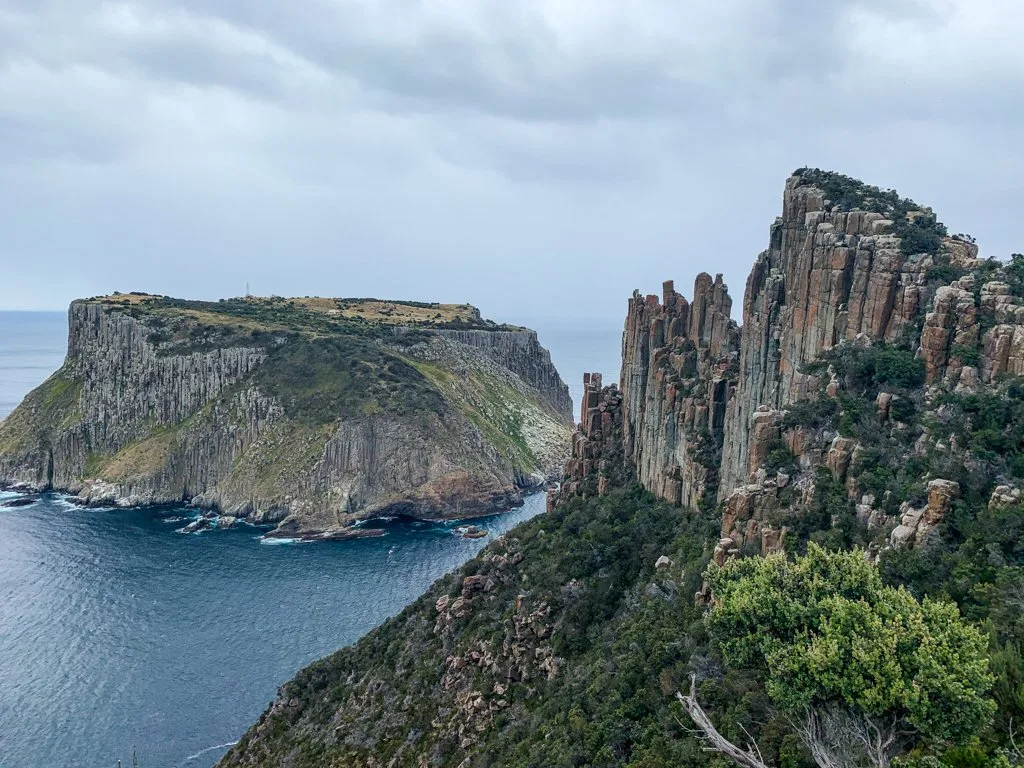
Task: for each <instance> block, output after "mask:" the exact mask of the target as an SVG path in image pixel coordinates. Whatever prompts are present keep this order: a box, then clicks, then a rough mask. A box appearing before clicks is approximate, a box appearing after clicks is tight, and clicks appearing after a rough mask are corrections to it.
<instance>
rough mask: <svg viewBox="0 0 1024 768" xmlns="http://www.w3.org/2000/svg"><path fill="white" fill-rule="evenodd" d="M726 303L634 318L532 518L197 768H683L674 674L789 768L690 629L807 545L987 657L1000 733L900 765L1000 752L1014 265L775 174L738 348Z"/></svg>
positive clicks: (1008, 592)
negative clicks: (868, 567)
mask: <svg viewBox="0 0 1024 768" xmlns="http://www.w3.org/2000/svg"><path fill="white" fill-rule="evenodd" d="M731 304H732V300H731V299H730V297H729V293H728V290H727V288H726V286H725V285H724V282H723V280H722V279H721V277H720V276H719V277H717V278H712V277H711V276H710V275H707V274H701V275H699V276H698V277H697V280H696V284H695V286H694V290H693V294H692V296H691V298H690V299H686V298H684V297H683V296H682V295H680V294H679V293H677V292H676V290H675V286H674V284H673V283H671V282H667V283H665V284H664V286H663V288H662V293H661V296H660V297H659V296H657V295H649V296H644V295H641V294H639V293H634V295H633V297H632V298H631V299H630V300H629V302H628V307H627V316H626V321H625V331H624V334H623V343H622V370H621V376H620V381H621V386H615V385H610V386H605V385H604V384H603V381H602V377H601V376H600V374H588V375H587V376H586V378H585V382H584V383H585V388H584V397H583V402H582V404H581V410H580V414H579V425H578V428H577V430H576V432H575V433H574V435H573V437H572V456H571V458H570V459H569V461H568V463H567V464H566V469H565V479H564V482H563V484H562V486H561V488H560V490H559V491H558V492H555V493H552V494H550V495H549V499H548V502H549V503H548V511H547V513H545V514H544V515H541V516H539V517H537V518H535V519H534V520H531V521H530V522H528V523H525V524H523V525H521V526H519V527H518V528H516V529H515V530H513V531H512V532H510V533H509V534H507V535H506V536H504V537H502V538H501V539H499V540H497V541H495V542H493V543H491V544H490V545H489V546H488V547H487V548H486V549H485V550H483V552H482V553H481V554H480V555H479V556H478V557H477V558H475V559H474V560H473V561H471V562H470V563H468V564H467V565H466V566H464V567H463V568H462V569H460V570H459V571H457V572H456V573H453V574H450V575H449V576H447V577H445V578H443V579H441V580H440V581H439V582H438V583H437V584H435V585H434V586H433V587H432V588H431V589H430V590H429V591H428V592H427V594H425V595H424V596H423V597H422V598H421V599H419V600H418V601H416V602H415V603H413V604H412V605H411V606H409V607H408V608H407V609H406V610H404V611H403V612H402V613H401V614H399V615H398V616H396V617H394V618H393V619H391V620H389V621H388V622H386V623H385V624H384V625H382V626H381V627H379V628H378V629H376V630H374V631H373V632H371V633H370V634H369V635H367V636H366V637H365V638H363V639H362V640H361V641H360V642H358V643H357V644H355V645H354V646H352V647H350V648H346V649H343V650H341V651H339V652H337V653H336V654H334V655H332V656H330V657H328V658H326V659H323V660H321V661H319V662H316V663H314V664H313V665H311V666H310V667H308V668H307V669H305V670H303V671H302V672H300V673H299V674H298V675H297V676H296V677H295V678H294V679H293V680H291V681H289V682H288V683H287V684H285V685H284V686H282V688H281V689H280V691H279V695H278V697H277V698H276V700H275V701H274V702H273V703H272V705H271V706H270V708H269V709H268V710H267V711H266V712H265V713H264V714H263V715H262V716H261V717H260V719H259V721H258V722H257V723H256V724H255V725H254V726H253V727H252V728H251V729H250V730H249V732H248V733H246V734H245V736H244V737H243V738H242V739H241V741H240V742H239V743H238V745H237V746H236V747H234V748H233V749H232V750H231V751H230V752H229V753H228V755H227V756H226V757H225V758H224V760H223V762H222V765H224V766H291V767H296V768H297V767H299V766H320V765H337V766H342V765H344V766H366V767H367V768H369V767H371V766H373V767H383V766H388V767H389V768H390V767H392V766H410V767H412V766H415V767H416V768H421V767H422V766H452V767H453V768H454V767H456V766H458V767H459V768H470V767H471V766H490V765H501V766H518V767H523V768H525V767H526V766H536V765H545V766H579V765H588V766H609V767H611V766H633V767H634V768H637V767H639V766H644V767H645V768H656V767H657V768H661V767H663V766H669V765H671V766H690V767H692V768H697V766H704V765H707V764H708V761H709V759H710V758H709V757H708V755H707V753H706V752H705V751H704V750H703V748H702V747H703V746H704V743H703V742H701V741H700V740H699V739H698V738H696V737H695V736H694V735H693V733H692V732H689V731H688V730H687V729H686V728H685V727H683V725H682V724H683V723H684V722H685V721H686V715H685V713H684V712H683V710H682V709H681V707H680V705H679V703H678V701H677V700H676V698H675V692H676V691H678V690H680V688H681V687H682V686H684V685H686V684H688V682H689V680H690V677H691V675H695V676H696V678H697V680H698V681H699V682H700V686H701V698H702V701H704V702H707V708H708V710H709V712H710V713H711V715H712V716H713V719H714V721H715V722H716V723H721V724H722V727H723V729H724V731H725V735H726V736H727V737H728V738H731V739H732V740H733V741H735V742H742V743H748V742H749V743H753V744H757V745H758V750H759V751H758V758H761V756H762V755H763V759H764V762H765V764H767V765H789V766H805V765H812V764H813V762H812V758H811V755H809V754H808V753H807V752H805V751H804V750H803V748H802V747H800V746H799V744H798V743H797V741H795V740H794V738H793V735H792V724H791V723H790V722H788V721H787V720H786V719H785V717H784V716H781V715H779V714H778V713H777V712H773V710H772V708H771V707H770V706H769V704H768V700H767V699H766V697H765V692H764V690H763V689H762V688H760V687H759V685H758V684H757V682H756V681H755V680H754V679H753V678H752V677H750V676H747V675H744V674H742V673H736V672H731V671H726V670H723V666H722V660H721V658H720V657H719V656H717V651H716V650H715V648H714V647H713V645H712V644H711V643H710V642H709V639H708V637H707V633H706V630H705V628H704V625H703V622H702V620H701V617H702V615H703V612H704V608H705V606H706V604H707V600H708V597H709V595H708V591H707V587H706V585H705V584H704V582H703V577H702V574H703V572H704V570H705V568H706V566H707V565H708V563H709V562H711V561H715V562H719V563H721V562H724V561H725V560H726V559H728V558H740V557H745V556H748V555H755V554H762V553H769V552H776V551H779V550H784V551H787V552H801V551H805V550H806V548H807V546H808V545H809V543H810V542H816V543H818V544H821V545H822V546H825V547H827V548H830V549H849V548H852V547H860V548H862V549H864V550H865V551H866V552H867V554H868V556H869V557H870V559H872V560H873V561H875V562H876V563H877V564H878V568H879V572H880V573H881V574H882V575H883V578H884V579H885V580H886V582H887V583H889V584H896V585H902V586H905V587H906V588H907V589H908V590H910V591H911V592H912V593H913V594H914V595H918V596H936V597H940V598H942V599H945V600H953V601H955V602H956V603H957V604H958V606H959V608H960V610H961V611H962V612H963V613H964V615H965V616H967V617H969V619H970V620H971V621H975V622H979V623H981V624H983V626H984V627H985V628H986V631H987V632H989V636H990V639H991V644H992V650H991V654H992V669H993V671H994V674H995V678H996V680H997V683H996V685H995V687H994V689H993V693H992V695H993V697H994V698H995V699H996V701H997V704H998V706H999V715H998V716H997V718H996V720H995V721H994V723H993V725H992V726H991V728H990V729H989V730H986V731H985V732H984V733H980V734H978V737H979V739H978V742H977V744H976V745H975V746H973V747H970V749H973V750H975V751H974V752H954V751H951V752H949V753H948V755H950V757H949V761H948V762H940V761H939V760H938V758H937V757H934V755H942V754H943V750H944V749H945V748H946V746H947V745H943V744H941V743H939V744H930V745H927V749H928V750H930V751H928V752H923V753H922V754H923V755H924V757H923V759H924V760H925V761H927V760H935V762H934V763H929V764H935V765H940V764H941V765H959V764H966V763H964V762H963V761H965V760H968V759H970V760H977V761H980V762H978V763H977V764H993V765H994V764H996V763H995V762H993V763H988V762H985V760H986V759H987V758H984V757H983V756H984V755H993V756H999V755H1005V754H1007V752H1006V750H1012V749H1013V748H1015V745H1014V744H1013V742H1012V735H1013V722H1014V718H1018V719H1019V718H1020V717H1021V716H1024V700H1022V699H1021V697H1020V694H1019V690H1020V689H1019V680H1020V679H1021V675H1022V674H1024V662H1022V661H1021V655H1020V647H1021V643H1022V642H1024V631H1022V630H1021V627H1024V618H1022V614H1021V609H1020V605H1021V603H1020V599H1019V595H1020V593H1021V589H1022V579H1021V577H1020V574H1021V573H1022V572H1024V570H1022V569H1024V549H1022V548H1021V546H1020V541H1021V525H1022V523H1021V521H1024V507H1022V506H1021V490H1020V489H1021V487H1022V485H1024V378H1022V374H1024V363H1022V361H1024V256H1022V255H1019V254H1018V255H1014V256H1012V257H1011V258H1010V259H1009V260H1007V261H1001V260H996V259H981V258H979V252H978V248H977V246H976V245H975V243H974V241H973V239H972V238H970V237H968V236H965V235H954V236H951V235H949V233H948V232H947V231H946V229H945V227H944V226H943V225H942V224H941V223H939V221H938V220H937V218H936V216H935V214H934V213H933V212H932V211H931V210H930V209H929V208H927V207H925V206H922V205H918V204H917V203H915V202H914V201H912V200H908V199H905V198H902V197H901V196H899V195H898V194H897V193H895V192H893V191H891V190H881V189H878V188H877V187H873V186H870V185H867V184H864V183H861V182H859V181H857V180H855V179H851V178H849V177H846V176H842V175H840V174H836V173H830V172H824V171H819V170H814V169H800V170H798V171H797V172H795V173H794V174H793V176H792V177H791V178H790V179H789V180H788V181H787V182H786V184H785V189H784V192H783V198H782V215H781V216H780V217H779V218H778V219H777V220H776V221H775V223H774V224H773V225H772V226H771V229H770V235H769V244H768V248H767V249H766V250H765V251H764V252H763V253H761V254H760V255H759V256H758V257H757V258H756V260H755V262H754V266H753V269H752V270H751V273H750V277H749V278H748V280H747V285H746V292H745V294H744V298H743V322H742V325H737V324H736V323H734V322H733V321H732V320H731V318H730V312H731ZM1008 733H1009V734H1010V736H1009V737H1007V734H1008ZM1000 750H1002V751H1000ZM967 754H970V755H974V756H973V757H970V758H967V757H965V755H967ZM1018 754H1019V753H1018ZM993 759H995V757H993ZM1000 759H1004V758H1000ZM958 761H959V762H958ZM922 764H924V763H922Z"/></svg>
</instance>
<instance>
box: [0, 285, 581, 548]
mask: <svg viewBox="0 0 1024 768" xmlns="http://www.w3.org/2000/svg"><path fill="white" fill-rule="evenodd" d="M68 322H69V330H68V352H67V357H66V360H65V362H64V365H63V366H62V367H61V369H60V370H59V371H57V372H56V373H55V374H54V375H53V376H52V377H50V378H49V379H48V380H47V381H46V382H45V383H44V384H43V385H41V386H40V387H39V388H37V389H36V390H34V391H33V392H32V393H30V394H29V395H28V396H27V397H26V398H25V401H24V402H23V403H22V404H21V405H20V406H19V407H18V408H17V409H16V410H15V411H14V412H12V413H11V414H10V416H9V417H8V418H7V419H6V420H4V421H3V422H2V423H0V484H2V485H4V486H6V487H14V488H19V489H24V490H32V491H42V490H58V491H64V492H67V493H71V494H75V495H76V496H77V498H78V499H80V500H81V501H82V502H84V503H88V504H112V505H119V506H135V505H155V504H181V503H186V504H191V505H194V506H196V507H199V508H202V509H207V510H213V511H216V512H217V513H219V514H221V515H223V516H224V517H225V518H227V519H229V520H231V521H234V520H244V521H247V522H252V523H258V524H263V525H273V526H275V533H276V534H277V535H286V534H287V535H303V536H310V535H318V536H321V537H336V536H340V535H347V534H348V533H351V530H350V526H351V524H352V523H354V522H356V521H359V520H362V519H365V518H368V517H376V516H384V515H404V516H410V517H429V518H433V519H437V518H462V517H472V516H476V515H481V514H486V513H489V512H493V511H497V510H500V509H505V508H508V507H509V506H512V505H515V504H516V503H518V502H519V501H520V500H521V495H522V493H523V492H525V491H529V490H534V489H540V488H543V487H544V485H545V484H546V483H548V482H550V481H551V480H554V479H557V478H558V477H560V476H561V471H562V463H563V461H564V459H565V456H566V452H567V445H568V437H569V432H570V429H571V426H570V425H571V417H570V411H571V400H570V397H569V392H568V388H567V387H566V385H565V383H564V382H562V380H561V379H560V378H559V376H558V373H557V371H556V370H555V368H554V366H553V365H552V364H551V358H550V355H549V354H548V352H547V350H545V349H544V348H543V347H542V346H541V345H540V343H539V342H538V340H537V335H536V334H535V333H534V332H533V331H530V330H528V329H525V328H519V327H515V326H504V325H497V324H495V323H493V322H490V321H487V320H484V319H483V318H481V316H480V313H479V312H478V311H477V310H476V309H475V308H474V307H472V306H469V305H440V304H421V303H414V302H391V301H378V300H372V299H319V298H300V299H283V298H278V297H273V298H253V297H250V298H245V299H231V300H222V301H220V302H199V301H184V300H178V299H172V298H169V297H164V296H150V295H146V294H115V295H112V296H106V297H100V298H94V299H86V300H79V301H75V302H73V303H72V305H71V307H70V310H69V312H68Z"/></svg>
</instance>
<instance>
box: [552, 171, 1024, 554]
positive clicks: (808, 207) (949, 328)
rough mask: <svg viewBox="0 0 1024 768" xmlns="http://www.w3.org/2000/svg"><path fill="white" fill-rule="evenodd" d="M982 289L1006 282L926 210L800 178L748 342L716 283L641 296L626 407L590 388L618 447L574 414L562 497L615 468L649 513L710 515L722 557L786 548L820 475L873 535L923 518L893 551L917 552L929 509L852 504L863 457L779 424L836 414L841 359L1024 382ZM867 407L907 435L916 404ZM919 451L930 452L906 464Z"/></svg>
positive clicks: (756, 298)
mask: <svg viewBox="0 0 1024 768" xmlns="http://www.w3.org/2000/svg"><path fill="white" fill-rule="evenodd" d="M979 275H993V276H995V277H1000V276H1001V273H999V274H997V270H994V269H993V263H992V262H986V261H984V260H981V259H979V258H978V248H977V246H976V245H974V243H973V242H972V241H970V239H969V238H963V237H960V236H957V237H949V236H946V234H945V230H944V229H943V228H942V226H941V225H940V224H938V223H937V222H936V220H935V217H934V215H933V214H932V213H931V211H930V209H927V208H924V207H922V206H918V205H917V204H915V203H913V201H910V200H905V199H902V198H900V197H899V196H898V195H896V194H895V193H894V192H891V191H882V190H878V189H877V188H874V187H868V186H867V185H864V184H861V183H860V182H857V181H855V180H853V179H849V178H847V177H843V176H839V175H837V174H830V173H824V172H821V171H814V170H806V169H805V170H801V171H798V172H797V173H796V174H794V176H793V177H791V178H790V179H789V180H788V181H787V182H786V185H785V189H784V192H783V200H782V215H781V216H780V217H779V218H778V219H777V220H776V222H775V223H774V224H773V225H772V227H771V231H770V243H769V247H768V249H767V250H766V251H764V252H763V253H761V254H760V256H758V258H757V260H756V262H755V264H754V266H753V269H752V270H751V273H750V276H749V278H748V280H747V284H746V291H745V294H744V300H743V323H742V326H737V325H736V324H735V323H734V322H733V321H732V320H731V319H730V312H731V300H730V298H729V295H728V292H727V290H726V287H725V285H724V284H723V282H722V279H721V276H719V277H718V278H716V279H712V278H711V277H710V276H709V275H707V274H701V275H699V276H698V278H697V280H696V283H695V286H694V291H693V300H692V301H687V300H686V299H685V298H684V297H683V296H681V295H679V294H677V293H676V292H675V290H674V286H673V284H672V282H671V281H669V282H666V283H665V284H664V286H663V294H662V297H661V300H660V301H659V298H658V297H657V296H654V295H648V296H642V295H641V294H640V293H639V292H634V295H633V297H632V298H631V299H630V300H629V306H628V310H627V314H626V322H625V330H624V333H623V343H622V370H621V376H620V381H621V391H617V392H613V393H606V394H598V393H596V392H594V391H591V390H588V392H589V397H591V398H596V399H595V400H594V403H595V404H602V408H603V409H604V410H605V412H606V413H613V412H614V413H615V418H616V419H617V421H616V424H618V420H621V441H616V442H615V443H614V445H611V444H606V443H607V440H606V438H605V435H606V434H607V433H608V428H607V426H605V427H604V428H603V429H602V428H600V427H601V425H600V424H598V423H597V422H596V421H595V418H596V415H595V414H590V413H584V414H583V416H582V418H581V427H580V430H579V431H578V434H577V436H576V438H574V439H575V443H574V458H573V461H572V462H571V463H570V465H569V474H568V477H571V478H572V481H571V482H569V483H567V485H566V487H565V488H564V489H563V493H572V492H575V491H576V490H577V489H579V488H582V487H584V478H585V477H586V476H587V474H588V473H589V472H593V471H595V470H596V471H597V472H598V474H599V475H600V474H606V473H607V472H608V469H607V467H608V466H609V465H610V464H611V463H612V462H608V461H606V460H605V456H606V455H612V453H613V452H621V456H622V460H623V461H624V462H625V464H626V465H627V466H629V467H630V471H631V472H633V473H635V477H636V478H637V480H639V482H640V483H641V484H642V485H644V486H645V487H646V488H647V489H648V490H650V491H651V492H652V493H654V494H655V495H656V496H658V497H659V498H662V499H664V500H667V501H669V502H671V503H674V504H680V505H683V506H687V507H703V508H705V509H706V510H711V509H713V508H715V506H716V504H715V502H716V500H717V507H718V510H719V511H720V513H721V515H722V528H721V535H722V539H723V541H726V540H728V544H727V545H723V547H722V551H723V552H726V551H731V550H735V551H737V552H741V551H743V552H746V551H762V552H768V551H773V550H774V549H777V548H779V547H780V546H781V544H782V541H784V537H785V530H784V526H783V527H780V525H779V524H778V523H777V522H772V521H777V520H778V519H780V518H781V517H784V516H785V515H786V514H788V513H789V511H791V510H792V509H801V508H803V509H808V508H810V507H811V506H812V505H814V504H816V503H817V504H819V505H820V503H822V502H821V501H820V499H818V500H816V499H815V484H816V480H815V477H816V474H815V473H816V470H817V468H819V467H820V468H823V469H827V470H828V472H829V475H830V476H831V477H832V478H833V480H834V481H835V483H837V484H840V485H841V486H842V487H843V488H845V489H846V493H847V494H848V495H849V498H850V503H851V505H853V506H856V507H857V509H858V512H857V514H858V516H859V519H860V518H862V519H863V521H864V524H865V525H868V526H869V527H870V528H872V529H876V528H891V527H892V526H895V525H897V524H899V520H900V519H902V518H904V517H906V518H907V519H908V520H910V518H914V515H915V514H916V513H917V512H918V511H920V512H921V514H920V515H918V517H920V518H921V520H924V521H925V522H923V523H922V526H923V527H921V526H917V525H916V524H915V525H911V526H909V527H910V528H912V529H913V531H917V530H918V528H919V527H920V528H921V534H920V536H918V535H917V534H915V533H913V532H911V533H910V534H908V533H907V531H906V530H903V527H905V526H904V525H901V528H900V529H899V532H898V533H894V536H895V539H894V543H895V541H896V539H899V540H900V542H901V543H902V544H909V545H912V544H913V541H914V540H915V536H917V538H918V539H923V538H924V537H925V535H926V534H927V533H928V530H929V528H928V526H931V527H934V525H935V523H934V521H931V518H932V517H936V519H941V517H942V516H941V515H938V516H936V515H934V514H931V513H929V514H928V515H927V516H926V515H925V514H924V511H923V510H924V507H922V508H921V510H915V509H913V508H908V509H905V510H902V511H901V512H899V513H897V511H896V510H895V509H894V508H890V509H889V510H888V511H883V510H882V509H881V506H882V505H883V500H882V499H878V500H877V501H876V500H875V498H874V496H873V495H872V494H870V493H862V492H860V490H858V489H859V486H860V483H859V481H858V479H857V478H858V477H859V476H860V475H861V474H862V473H863V472H864V471H865V470H866V469H870V467H869V466H866V465H865V464H864V461H863V460H862V459H861V456H862V454H863V451H864V447H863V446H862V445H861V444H860V442H859V441H858V440H857V439H855V438H853V437H849V436H842V435H840V434H838V432H837V431H836V427H835V423H834V422H830V423H829V424H817V425H800V424H797V423H794V424H787V421H788V420H789V416H788V414H789V411H790V410H791V409H792V408H793V407H794V406H795V405H796V404H803V403H807V402H811V401H814V400H816V399H820V398H822V397H824V398H828V399H831V400H833V401H835V402H836V403H837V405H836V406H835V408H836V409H838V408H839V406H838V402H839V399H840V396H841V395H842V393H843V391H844V387H845V386H846V384H845V382H844V381H842V380H841V377H839V376H837V374H836V373H835V371H831V370H830V371H828V372H826V374H824V375H825V376H826V378H827V379H828V382H827V385H826V386H825V388H824V390H823V391H822V384H821V382H822V375H823V374H822V371H821V370H820V369H815V368H814V367H813V364H814V363H816V362H817V361H819V360H821V359H822V358H823V357H825V356H828V355H829V354H831V352H832V351H833V350H836V349H837V348H839V347H840V346H841V345H856V346H859V347H860V348H862V349H868V348H870V347H871V346H872V344H885V345H889V346H893V347H899V348H901V349H911V350H912V349H916V350H917V357H918V358H919V359H920V361H921V364H922V365H923V368H924V383H925V385H931V386H933V387H939V388H941V389H944V390H948V391H950V392H956V393H962V392H975V391H979V390H978V388H979V387H984V386H987V385H991V384H993V383H994V382H996V381H997V380H998V379H999V377H1000V376H1003V375H1006V374H1009V375H1012V376H1018V375H1022V374H1024V301H1022V300H1021V299H1020V298H1018V297H1015V296H1014V295H1013V294H1014V291H1013V290H1012V289H1011V286H1010V285H1009V284H1008V283H1007V282H1005V281H1004V280H1001V279H982V278H980V277H979ZM592 376H593V375H592ZM591 380H593V378H592V379H591ZM609 397H614V398H615V399H614V404H615V405H614V407H615V410H614V411H612V410H611V409H612V402H611V401H610V400H609V399H608V398H609ZM872 397H873V398H874V400H873V402H872V405H871V407H872V408H873V409H874V410H875V412H876V413H877V417H878V419H879V421H880V424H881V425H884V429H885V430H886V432H887V433H888V432H891V433H892V434H893V435H896V436H899V435H902V434H905V433H906V429H905V427H904V426H902V425H901V422H900V415H901V414H903V413H906V412H907V409H908V408H909V409H910V410H911V411H912V410H913V409H914V408H916V407H917V406H915V405H913V403H911V402H909V401H908V399H907V395H905V394H904V395H898V394H894V393H893V392H891V391H880V392H878V393H877V395H872ZM602 441H604V442H602ZM926 443H927V441H926ZM937 445H938V446H939V449H942V447H943V446H944V445H946V443H944V442H943V441H942V440H939V441H938V443H937ZM926 450H927V445H926V444H924V443H923V444H922V445H920V446H918V448H916V449H915V451H916V453H914V454H913V455H916V456H918V457H920V456H921V455H922V454H923V452H924V451H926ZM910 455H911V454H908V458H909V457H910ZM779 462H782V463H783V464H785V466H778V464H779ZM603 487H606V485H605V486H603ZM861 497H864V498H861ZM865 499H868V500H867V501H865ZM884 503H885V504H888V505H890V507H891V505H892V503H893V502H892V501H891V499H886V500H885V502H884ZM876 504H877V506H876ZM925 517H928V520H925ZM914 519H915V520H916V518H914ZM910 522H914V520H911V521H910ZM907 525H909V524H907Z"/></svg>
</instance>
